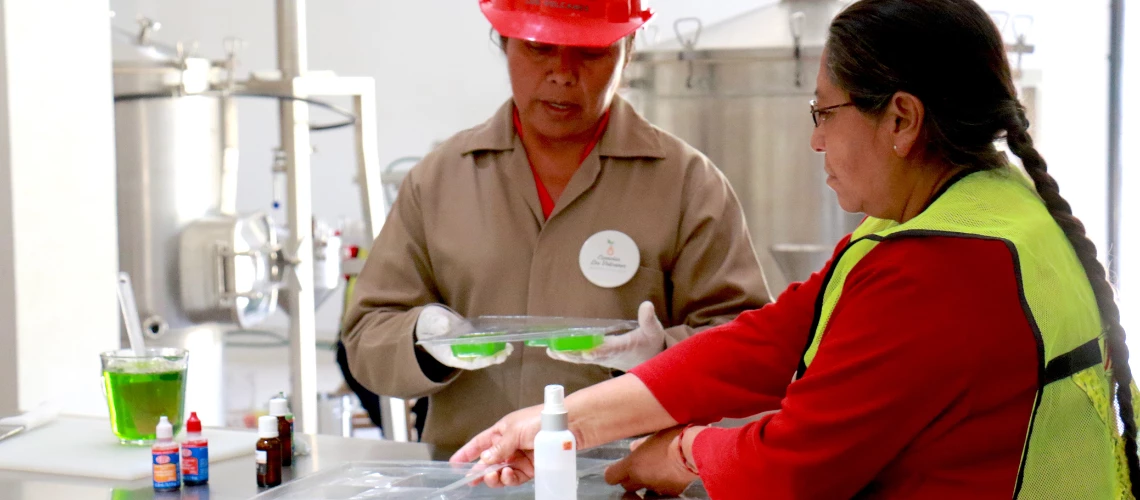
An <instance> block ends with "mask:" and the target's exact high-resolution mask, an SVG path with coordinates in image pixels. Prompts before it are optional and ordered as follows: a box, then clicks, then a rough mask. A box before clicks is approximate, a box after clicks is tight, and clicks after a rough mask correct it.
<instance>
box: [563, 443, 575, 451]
mask: <svg viewBox="0 0 1140 500" xmlns="http://www.w3.org/2000/svg"><path fill="white" fill-rule="evenodd" d="M573 449H574V443H571V442H570V441H563V442H562V450H563V451H570V450H573Z"/></svg>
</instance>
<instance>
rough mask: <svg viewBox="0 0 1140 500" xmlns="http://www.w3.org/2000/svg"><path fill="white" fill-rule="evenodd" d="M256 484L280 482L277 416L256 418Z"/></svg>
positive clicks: (279, 443)
mask: <svg viewBox="0 0 1140 500" xmlns="http://www.w3.org/2000/svg"><path fill="white" fill-rule="evenodd" d="M257 437H258V440H257V485H258V486H261V487H267V486H277V485H279V484H281V440H280V439H278V437H277V417H274V416H271V415H265V416H263V417H261V418H258V419H257Z"/></svg>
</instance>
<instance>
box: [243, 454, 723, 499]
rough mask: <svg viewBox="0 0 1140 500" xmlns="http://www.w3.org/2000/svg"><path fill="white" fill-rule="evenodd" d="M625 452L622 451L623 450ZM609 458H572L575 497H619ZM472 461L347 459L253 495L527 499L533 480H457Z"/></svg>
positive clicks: (468, 475) (696, 492)
mask: <svg viewBox="0 0 1140 500" xmlns="http://www.w3.org/2000/svg"><path fill="white" fill-rule="evenodd" d="M626 453H628V451H627V452H626ZM612 462H613V461H612V460H609V459H597V458H585V457H581V456H580V457H579V458H578V471H579V473H578V478H579V479H578V498H579V499H580V500H587V499H600V500H601V499H605V500H609V499H613V500H618V499H621V498H628V497H624V496H623V495H624V494H625V492H624V491H623V490H622V488H621V487H620V486H611V485H608V484H606V482H605V480H604V479H603V478H602V474H603V472H604V470H605V466H607V465H609V464H610V463H612ZM472 466H473V464H465V465H459V466H457V465H452V464H448V463H447V462H427V461H399V462H353V463H347V464H342V465H338V466H336V467H332V468H329V469H325V470H323V471H320V472H317V473H314V474H310V475H308V476H305V477H303V478H300V479H297V480H294V481H291V482H289V483H286V484H283V485H281V486H277V487H275V488H271V489H269V490H266V491H264V492H262V493H261V494H259V495H257V496H256V497H254V498H255V499H257V500H301V499H304V500H388V499H401V500H411V499H417V500H458V499H465V500H467V499H471V500H474V499H493V498H508V499H522V498H527V499H533V498H534V486H533V483H527V484H524V485H522V486H518V487H513V488H500V489H492V488H488V487H487V486H485V485H479V486H470V485H469V484H467V482H466V481H464V483H463V484H461V485H460V486H458V487H454V489H447V490H446V491H445V488H447V487H448V486H453V485H454V484H455V482H456V481H458V480H466V479H473V478H475V477H476V476H477V475H478V473H473V472H472ZM690 490H691V491H692V492H693V493H690V491H686V493H685V496H683V497H680V498H685V499H703V498H708V496H707V494H706V493H704V489H703V488H700V487H699V483H698V484H695V485H694V487H693V488H690Z"/></svg>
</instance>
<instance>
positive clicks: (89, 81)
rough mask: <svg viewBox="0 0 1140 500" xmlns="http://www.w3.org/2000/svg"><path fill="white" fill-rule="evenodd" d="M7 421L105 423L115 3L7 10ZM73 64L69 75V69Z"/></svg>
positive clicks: (0, 363)
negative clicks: (63, 414) (43, 404)
mask: <svg viewBox="0 0 1140 500" xmlns="http://www.w3.org/2000/svg"><path fill="white" fill-rule="evenodd" d="M2 8H3V17H2V22H0V35H2V36H0V40H2V41H0V82H2V83H0V377H3V378H2V380H3V383H0V414H6V413H10V412H12V411H14V410H15V409H16V407H17V406H18V407H19V408H20V409H25V410H26V409H30V408H31V407H33V406H35V405H36V404H38V403H39V402H40V401H41V400H42V399H46V398H50V397H59V398H61V399H62V400H61V403H62V404H63V406H64V410H65V411H67V412H70V413H79V414H95V415H98V414H105V413H106V404H105V403H104V402H103V395H102V392H101V390H100V385H101V384H100V381H99V372H100V368H99V356H98V354H99V352H101V351H106V350H111V349H115V348H117V347H118V343H119V320H118V315H117V306H116V302H115V284H116V272H117V268H118V253H117V252H118V248H117V239H116V236H115V235H116V221H115V219H116V216H115V153H114V135H113V130H114V129H113V114H112V108H111V100H110V96H111V72H110V66H109V64H110V61H111V54H110V44H109V43H108V42H107V41H108V40H109V38H108V37H109V31H108V26H107V2H106V1H105V0H104V1H98V0H63V1H59V2H28V1H13V0H8V1H4V2H2ZM61 61H66V63H65V64H59V62H61Z"/></svg>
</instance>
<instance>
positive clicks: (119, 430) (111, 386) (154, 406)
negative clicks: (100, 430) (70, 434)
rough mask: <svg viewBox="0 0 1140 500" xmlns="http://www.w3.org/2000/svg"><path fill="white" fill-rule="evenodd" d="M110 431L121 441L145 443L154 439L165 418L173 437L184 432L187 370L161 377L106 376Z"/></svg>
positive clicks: (163, 374) (130, 374) (162, 373)
mask: <svg viewBox="0 0 1140 500" xmlns="http://www.w3.org/2000/svg"><path fill="white" fill-rule="evenodd" d="M103 389H104V391H106V393H107V409H108V410H109V411H110V413H111V430H112V431H114V432H115V435H116V436H118V437H119V440H120V441H123V442H130V443H137V444H141V443H145V442H146V441H153V440H154V438H155V434H154V431H155V427H157V426H158V417H160V416H163V415H166V418H167V420H169V421H170V425H171V426H173V427H174V433H175V434H178V431H180V430H182V402H183V400H184V399H185V394H186V370H177V371H169V372H159V373H122V372H108V371H105V372H103Z"/></svg>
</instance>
